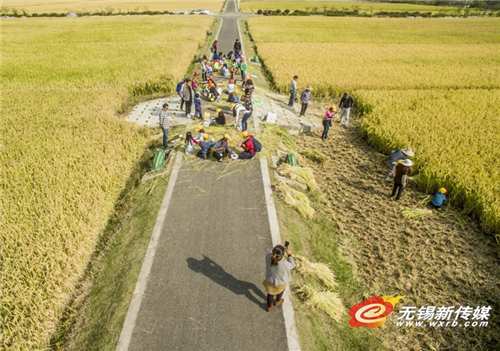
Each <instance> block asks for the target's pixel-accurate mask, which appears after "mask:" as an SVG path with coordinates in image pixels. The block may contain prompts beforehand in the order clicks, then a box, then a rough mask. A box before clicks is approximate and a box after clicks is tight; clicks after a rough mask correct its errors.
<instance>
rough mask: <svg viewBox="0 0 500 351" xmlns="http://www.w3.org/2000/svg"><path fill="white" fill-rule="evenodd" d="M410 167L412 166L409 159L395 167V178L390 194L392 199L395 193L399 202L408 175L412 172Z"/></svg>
mask: <svg viewBox="0 0 500 351" xmlns="http://www.w3.org/2000/svg"><path fill="white" fill-rule="evenodd" d="M411 166H413V162H412V161H411V160H410V159H406V160H403V161H401V162H400V163H398V165H397V166H396V176H395V177H394V187H393V188H392V194H391V197H394V195H396V192H397V196H396V200H399V198H400V197H401V194H402V193H403V190H404V189H405V188H406V185H407V184H408V175H409V174H410V173H411V171H412V169H411Z"/></svg>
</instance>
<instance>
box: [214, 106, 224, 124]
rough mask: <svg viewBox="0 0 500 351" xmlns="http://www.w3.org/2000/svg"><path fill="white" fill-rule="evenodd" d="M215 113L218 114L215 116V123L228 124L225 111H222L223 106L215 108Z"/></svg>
mask: <svg viewBox="0 0 500 351" xmlns="http://www.w3.org/2000/svg"><path fill="white" fill-rule="evenodd" d="M215 113H216V114H217V116H216V117H215V123H217V124H218V125H221V126H225V125H226V124H227V118H226V115H225V114H224V111H222V109H221V108H218V109H217V110H215Z"/></svg>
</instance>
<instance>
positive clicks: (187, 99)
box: [180, 78, 193, 118]
mask: <svg viewBox="0 0 500 351" xmlns="http://www.w3.org/2000/svg"><path fill="white" fill-rule="evenodd" d="M180 93H181V97H182V100H183V101H184V103H185V104H186V117H188V118H191V105H192V104H193V88H192V87H191V79H189V78H188V79H187V80H186V84H185V85H184V86H183V87H182V89H181V92H180Z"/></svg>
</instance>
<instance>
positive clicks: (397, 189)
mask: <svg viewBox="0 0 500 351" xmlns="http://www.w3.org/2000/svg"><path fill="white" fill-rule="evenodd" d="M403 189H404V188H403V185H402V184H396V183H394V186H393V187H392V194H391V197H392V196H394V195H396V192H397V193H398V195H397V196H396V200H399V198H400V197H401V194H402V193H403Z"/></svg>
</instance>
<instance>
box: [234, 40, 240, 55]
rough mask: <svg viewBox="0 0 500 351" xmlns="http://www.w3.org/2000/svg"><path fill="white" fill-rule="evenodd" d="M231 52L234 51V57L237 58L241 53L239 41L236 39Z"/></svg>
mask: <svg viewBox="0 0 500 351" xmlns="http://www.w3.org/2000/svg"><path fill="white" fill-rule="evenodd" d="M233 51H234V54H235V55H238V56H239V55H240V53H241V43H240V40H239V39H236V41H235V42H234V46H233Z"/></svg>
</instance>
